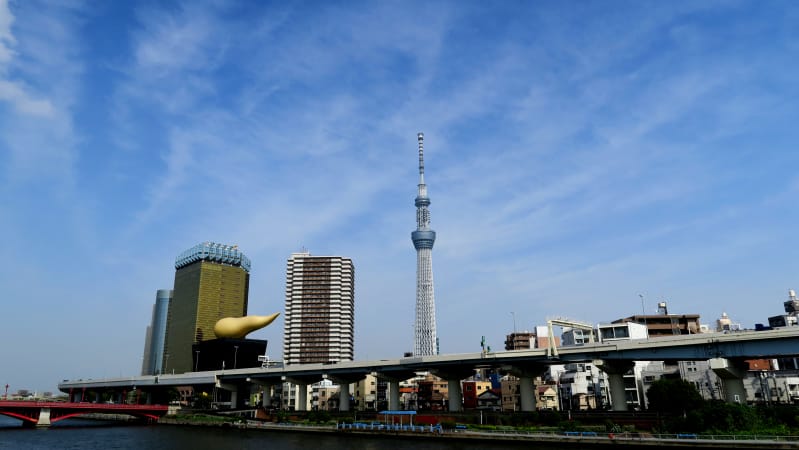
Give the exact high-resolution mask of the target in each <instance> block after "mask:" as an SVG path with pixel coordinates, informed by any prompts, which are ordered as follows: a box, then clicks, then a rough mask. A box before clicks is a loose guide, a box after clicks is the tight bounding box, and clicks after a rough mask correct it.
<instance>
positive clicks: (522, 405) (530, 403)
mask: <svg viewBox="0 0 799 450" xmlns="http://www.w3.org/2000/svg"><path fill="white" fill-rule="evenodd" d="M503 369H504V370H505V371H507V372H509V373H510V374H511V375H513V376H515V377H516V378H518V379H519V409H520V410H521V411H523V412H531V411H535V389H534V387H535V386H534V383H533V380H534V379H535V377H537V376H540V375H541V374H542V373H544V371H545V370H547V366H546V365H545V364H534V363H526V364H514V365H512V366H507V367H503Z"/></svg>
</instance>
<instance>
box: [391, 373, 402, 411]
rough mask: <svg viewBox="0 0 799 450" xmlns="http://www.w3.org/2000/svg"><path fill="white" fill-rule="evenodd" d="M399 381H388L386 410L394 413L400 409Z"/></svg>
mask: <svg viewBox="0 0 799 450" xmlns="http://www.w3.org/2000/svg"><path fill="white" fill-rule="evenodd" d="M399 394H400V393H399V381H398V380H388V409H390V410H392V411H396V410H398V409H399V408H400V402H399V399H400V395H399Z"/></svg>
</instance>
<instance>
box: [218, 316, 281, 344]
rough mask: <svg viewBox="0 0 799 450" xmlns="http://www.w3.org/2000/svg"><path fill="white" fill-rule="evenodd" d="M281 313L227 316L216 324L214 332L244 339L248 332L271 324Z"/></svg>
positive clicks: (220, 336)
mask: <svg viewBox="0 0 799 450" xmlns="http://www.w3.org/2000/svg"><path fill="white" fill-rule="evenodd" d="M279 315H280V313H274V314H272V315H271V316H244V317H225V318H224V319H219V320H218V321H217V322H216V325H214V334H215V335H216V337H218V338H234V339H243V338H244V336H247V334H248V333H252V332H253V331H255V330H259V329H261V328H263V327H265V326H267V325H269V324H270V323H272V322H273V321H274V320H275V319H277V316H279Z"/></svg>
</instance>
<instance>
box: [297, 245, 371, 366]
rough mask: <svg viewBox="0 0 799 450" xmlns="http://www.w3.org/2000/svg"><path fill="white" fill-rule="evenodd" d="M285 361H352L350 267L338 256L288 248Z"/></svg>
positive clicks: (352, 282) (352, 272)
mask: <svg viewBox="0 0 799 450" xmlns="http://www.w3.org/2000/svg"><path fill="white" fill-rule="evenodd" d="M284 320H285V322H284V323H285V327H284V331H283V360H284V363H285V364H306V363H327V362H338V361H352V359H353V358H354V341H355V268H354V267H353V265H352V260H351V259H349V258H343V257H340V256H311V254H310V253H308V252H303V253H292V254H291V258H289V260H288V266H287V269H286V311H285V319H284Z"/></svg>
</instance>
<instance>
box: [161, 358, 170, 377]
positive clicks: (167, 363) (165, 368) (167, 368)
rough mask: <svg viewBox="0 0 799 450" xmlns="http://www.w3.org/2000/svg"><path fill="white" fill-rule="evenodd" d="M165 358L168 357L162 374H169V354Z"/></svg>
mask: <svg viewBox="0 0 799 450" xmlns="http://www.w3.org/2000/svg"><path fill="white" fill-rule="evenodd" d="M165 356H166V361H165V362H164V370H163V371H162V373H163V372H169V353H167V354H166V355H165Z"/></svg>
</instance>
